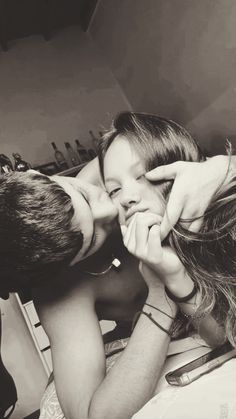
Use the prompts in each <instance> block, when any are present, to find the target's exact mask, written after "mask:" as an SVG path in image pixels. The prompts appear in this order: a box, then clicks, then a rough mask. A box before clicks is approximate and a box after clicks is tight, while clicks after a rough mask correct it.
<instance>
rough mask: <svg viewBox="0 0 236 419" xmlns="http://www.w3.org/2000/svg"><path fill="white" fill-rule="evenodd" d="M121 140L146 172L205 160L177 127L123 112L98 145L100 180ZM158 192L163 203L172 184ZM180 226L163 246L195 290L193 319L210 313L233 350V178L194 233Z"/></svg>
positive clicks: (235, 244) (235, 267)
mask: <svg viewBox="0 0 236 419" xmlns="http://www.w3.org/2000/svg"><path fill="white" fill-rule="evenodd" d="M119 135H124V136H125V137H126V138H127V139H128V140H129V141H130V143H131V144H132V146H133V147H134V148H135V150H136V151H137V152H138V153H139V155H140V157H141V159H142V160H143V158H144V159H145V167H146V170H151V169H153V168H155V167H157V166H159V165H164V164H170V163H173V162H175V161H178V160H182V161H193V162H200V161H204V160H205V156H204V154H203V152H202V151H201V149H200V147H199V145H198V144H197V142H196V141H195V140H194V139H193V138H192V137H191V135H190V134H189V133H188V131H187V130H186V129H184V128H183V127H181V126H180V125H178V124H176V123H175V122H173V121H171V120H168V119H165V118H162V117H159V116H156V115H150V114H144V113H133V112H123V113H121V114H120V115H118V116H117V118H116V119H115V120H114V122H113V124H112V127H111V129H110V130H109V131H108V132H106V134H105V135H104V139H103V141H102V143H101V145H100V150H99V163H100V169H101V175H102V178H103V180H104V165H103V161H104V157H105V154H106V151H107V150H108V148H109V147H110V145H111V143H112V142H113V140H114V139H115V138H116V137H117V136H119ZM158 186H159V188H160V191H161V192H162V194H163V197H164V198H165V199H166V202H167V200H168V196H169V192H170V190H171V187H172V182H161V183H160V182H159V183H158ZM182 221H183V220H182ZM183 225H184V224H183V223H181V222H178V223H177V225H176V226H175V227H174V228H173V229H172V230H171V232H170V234H169V236H168V238H167V239H166V243H168V244H170V246H172V247H173V248H174V249H175V251H176V253H177V255H178V256H179V258H180V260H181V262H182V263H183V265H184V266H185V268H186V270H187V272H188V273H189V275H190V277H191V278H192V280H193V281H194V282H195V283H197V285H198V287H199V290H200V292H201V295H202V301H201V304H200V306H199V307H198V310H197V313H196V315H197V316H198V315H202V314H203V315H204V314H208V313H210V312H214V316H215V318H216V319H217V320H218V322H219V323H220V324H221V325H222V326H224V329H225V333H226V336H227V338H228V339H229V341H230V342H231V343H232V344H233V345H234V346H236V178H235V177H233V175H231V176H228V178H227V183H226V182H222V186H221V187H220V188H219V190H218V191H217V192H216V194H215V195H214V197H213V198H212V200H211V202H210V205H209V207H208V208H207V211H206V212H205V214H204V215H203V217H202V226H201V229H200V231H199V232H198V233H192V232H191V231H188V230H187V229H185V228H184V227H183Z"/></svg>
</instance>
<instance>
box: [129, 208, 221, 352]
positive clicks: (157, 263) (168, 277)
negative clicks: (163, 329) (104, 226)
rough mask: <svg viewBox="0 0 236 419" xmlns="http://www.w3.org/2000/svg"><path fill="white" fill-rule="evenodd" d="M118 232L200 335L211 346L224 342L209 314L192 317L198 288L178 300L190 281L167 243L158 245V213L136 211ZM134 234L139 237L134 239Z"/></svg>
mask: <svg viewBox="0 0 236 419" xmlns="http://www.w3.org/2000/svg"><path fill="white" fill-rule="evenodd" d="M122 233H123V239H124V244H125V246H126V247H127V249H128V250H129V252H130V253H132V254H133V255H134V256H136V257H137V258H138V259H139V260H141V261H142V262H144V263H145V264H147V265H148V266H149V267H150V268H151V269H152V270H153V271H154V272H155V273H156V277H155V278H156V280H157V278H158V279H159V280H161V281H162V283H163V284H164V285H165V287H167V289H168V290H169V291H170V292H171V294H172V295H173V298H176V302H177V304H178V305H179V308H180V310H181V311H182V312H183V313H184V314H185V315H186V317H189V319H190V320H191V321H192V323H193V324H194V325H195V327H196V328H197V330H198V332H199V334H200V336H201V337H202V338H204V339H205V340H206V342H207V343H208V344H209V345H210V346H213V347H214V346H218V345H221V344H222V343H224V341H225V331H224V329H223V328H222V327H221V326H220V325H219V324H218V323H217V322H216V320H215V319H214V317H213V316H212V315H211V314H209V315H206V316H204V317H202V318H197V317H196V316H195V312H196V311H197V308H198V307H199V305H200V303H201V295H200V292H199V291H197V292H196V293H195V294H194V296H193V297H192V298H191V299H189V300H188V301H187V302H186V303H180V302H178V300H180V299H181V298H183V297H186V296H187V295H189V294H191V292H192V290H193V288H194V283H193V281H192V279H191V278H190V276H189V275H188V274H187V272H186V270H185V268H184V266H183V265H182V263H181V261H180V260H179V258H178V256H177V255H176V253H175V251H174V250H173V249H172V248H171V247H169V246H162V243H161V237H160V234H161V233H160V225H158V216H156V215H155V214H147V213H139V214H138V213H137V214H136V215H135V217H134V218H133V220H132V221H131V223H130V224H129V226H128V228H127V227H122ZM137 237H138V238H139V240H138V241H137Z"/></svg>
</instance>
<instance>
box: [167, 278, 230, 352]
mask: <svg viewBox="0 0 236 419" xmlns="http://www.w3.org/2000/svg"><path fill="white" fill-rule="evenodd" d="M167 286H168V289H169V290H170V291H171V293H172V294H173V295H174V296H176V297H177V298H182V297H185V296H186V295H189V294H190V293H191V291H192V289H193V286H194V283H193V281H192V279H191V278H190V276H189V275H188V274H187V273H186V271H185V270H183V271H182V273H179V274H178V275H177V277H176V279H175V281H173V278H172V282H171V283H170V282H168V285H167ZM201 300H202V296H201V294H200V292H199V291H197V292H196V294H195V295H194V296H193V297H192V298H191V299H189V300H188V301H186V302H184V303H178V306H179V308H180V310H181V312H182V313H183V314H184V315H185V316H186V317H187V318H188V319H189V321H190V322H191V323H192V324H193V325H194V327H195V328H196V330H197V331H198V333H199V335H200V336H201V337H202V338H203V339H204V340H205V341H206V342H207V343H208V345H210V346H212V347H215V346H219V345H222V344H223V343H224V342H225V330H224V328H223V327H222V326H220V325H219V324H218V322H217V321H216V319H215V318H214V317H213V315H212V314H211V313H210V314H204V313H200V314H198V313H197V309H198V307H199V306H200V304H201Z"/></svg>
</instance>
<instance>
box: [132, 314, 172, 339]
mask: <svg viewBox="0 0 236 419" xmlns="http://www.w3.org/2000/svg"><path fill="white" fill-rule="evenodd" d="M141 314H144V315H145V316H146V317H148V318H149V320H151V322H152V323H153V324H155V325H156V326H157V327H158V328H159V329H161V330H162V331H163V332H165V333H166V334H167V335H168V336H170V337H171V335H172V334H171V332H170V331H169V330H167V329H165V328H164V327H163V326H161V325H160V324H159V323H158V322H157V321H156V320H154V319H153V317H152V314H151V313H146V311H138V312H137V313H136V315H135V318H134V321H133V325H132V330H134V328H135V326H136V324H137V321H138V319H139V317H140V316H141Z"/></svg>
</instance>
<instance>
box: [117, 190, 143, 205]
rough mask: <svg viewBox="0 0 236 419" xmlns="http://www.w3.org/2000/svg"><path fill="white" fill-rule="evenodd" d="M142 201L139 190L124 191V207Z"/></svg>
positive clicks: (121, 201)
mask: <svg viewBox="0 0 236 419" xmlns="http://www.w3.org/2000/svg"><path fill="white" fill-rule="evenodd" d="M140 201H141V197H140V195H139V194H138V193H137V192H134V191H133V192H123V193H122V196H121V199H120V204H121V205H122V207H123V208H130V207H132V206H133V205H136V204H138V203H139V202H140Z"/></svg>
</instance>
